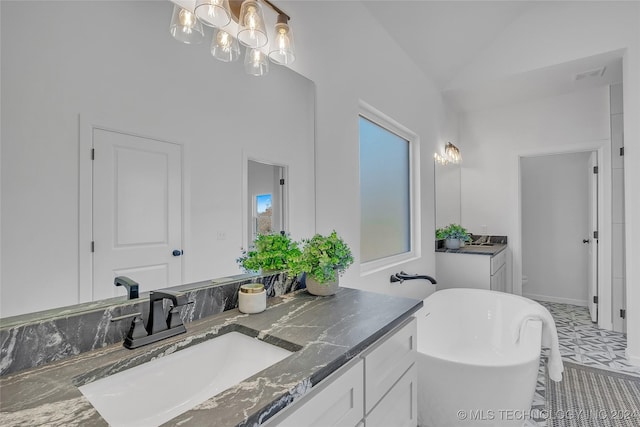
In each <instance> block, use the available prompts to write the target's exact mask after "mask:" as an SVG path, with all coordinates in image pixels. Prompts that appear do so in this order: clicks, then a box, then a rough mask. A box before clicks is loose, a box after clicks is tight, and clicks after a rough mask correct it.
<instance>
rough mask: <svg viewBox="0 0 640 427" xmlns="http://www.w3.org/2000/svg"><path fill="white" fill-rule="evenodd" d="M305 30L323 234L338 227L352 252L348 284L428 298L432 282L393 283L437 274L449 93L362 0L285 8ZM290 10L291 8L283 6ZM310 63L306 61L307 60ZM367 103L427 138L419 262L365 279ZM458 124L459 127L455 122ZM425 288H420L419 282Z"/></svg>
mask: <svg viewBox="0 0 640 427" xmlns="http://www.w3.org/2000/svg"><path fill="white" fill-rule="evenodd" d="M284 4H285V5H286V10H287V11H288V12H290V13H291V15H292V16H295V21H296V25H297V26H298V27H299V28H303V29H304V32H302V31H300V32H298V33H297V34H296V37H298V38H297V40H296V42H297V46H298V47H300V48H303V49H304V50H305V51H307V52H309V53H311V55H310V56H309V57H307V58H301V60H302V62H301V63H297V64H296V66H297V69H298V70H300V71H301V72H303V73H304V74H305V75H307V76H308V77H309V78H311V79H312V80H313V81H314V82H315V84H316V88H317V103H316V120H317V121H316V126H317V127H316V132H317V133H316V137H317V139H316V141H317V144H316V167H317V173H316V207H317V210H316V212H317V230H318V232H321V233H327V232H329V231H331V229H333V228H335V229H336V230H337V231H338V233H339V234H341V235H342V236H343V237H344V238H345V240H346V241H347V243H348V244H349V245H350V246H351V248H352V250H353V252H354V255H355V264H354V266H352V267H351V268H350V269H349V270H348V271H347V273H346V274H345V276H344V277H343V278H342V279H341V284H343V285H345V286H349V287H356V288H361V289H366V290H371V291H375V292H382V293H393V294H396V295H407V296H413V297H417V298H422V297H424V296H425V295H426V294H427V293H429V292H431V291H432V290H433V287H431V286H427V285H426V284H425V282H424V281H411V282H409V281H407V282H404V284H402V285H400V284H397V283H394V284H390V283H389V276H390V275H391V274H392V273H394V272H398V271H400V270H404V271H406V272H409V273H423V274H434V269H435V257H434V251H433V242H434V206H433V197H434V184H433V174H434V171H433V153H434V151H435V150H436V145H438V144H441V145H444V143H445V142H446V141H448V140H454V139H451V137H450V136H451V134H452V133H453V132H454V131H455V128H453V127H446V123H447V112H446V109H445V106H444V105H443V103H442V99H441V95H440V93H439V91H438V90H437V89H436V87H435V86H434V84H433V82H432V81H431V80H430V79H429V78H428V77H426V76H425V75H424V74H423V73H422V72H421V71H420V70H419V69H418V68H417V67H416V65H415V64H414V63H413V62H412V61H411V59H410V58H409V57H408V56H407V55H406V54H405V53H404V51H402V50H401V49H400V47H399V46H398V45H396V44H395V42H393V41H392V39H391V38H390V37H389V35H388V34H387V33H386V32H385V31H383V30H382V29H381V28H380V26H379V24H378V23H377V22H376V21H375V20H374V19H373V18H372V17H371V15H370V14H369V11H368V10H367V9H366V8H365V7H364V6H363V5H362V4H361V3H360V2H339V3H338V2H284ZM283 7H285V6H283ZM305 59H306V62H305ZM360 100H362V101H364V102H366V103H367V104H369V105H371V106H372V107H374V108H376V109H377V110H379V111H381V112H383V113H384V114H386V115H388V116H390V117H391V118H392V119H394V120H395V121H397V122H399V123H400V124H402V125H403V126H405V127H406V128H409V129H410V130H411V131H413V132H414V133H416V134H418V135H419V137H420V158H421V170H420V195H421V200H420V207H421V234H420V235H421V239H420V240H421V241H420V244H421V247H422V256H421V257H420V258H419V259H416V260H414V261H410V262H407V263H404V264H402V265H398V266H393V267H389V268H385V269H383V270H381V271H378V272H376V273H374V274H369V275H366V276H361V275H360V271H359V265H358V264H359V253H360V243H359V242H360V203H359V197H358V194H359V184H358V181H359V170H358V159H359V155H358V102H359V101H360ZM449 124H451V123H449ZM416 282H417V283H416Z"/></svg>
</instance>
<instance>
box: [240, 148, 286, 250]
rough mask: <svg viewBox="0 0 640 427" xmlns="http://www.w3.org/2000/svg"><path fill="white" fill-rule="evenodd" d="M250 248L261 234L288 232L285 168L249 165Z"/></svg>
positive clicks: (250, 162)
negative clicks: (286, 223) (286, 222)
mask: <svg viewBox="0 0 640 427" xmlns="http://www.w3.org/2000/svg"><path fill="white" fill-rule="evenodd" d="M247 170H248V174H249V176H248V197H249V200H248V204H247V206H248V207H249V215H248V218H249V224H248V230H249V233H248V236H249V242H247V243H248V247H249V248H251V245H252V242H253V241H254V240H255V239H256V237H257V235H258V234H272V233H280V232H286V230H285V228H286V226H285V212H286V191H285V185H286V179H285V174H286V169H285V167H284V166H278V165H272V164H267V163H261V162H257V161H254V160H249V161H248V168H247Z"/></svg>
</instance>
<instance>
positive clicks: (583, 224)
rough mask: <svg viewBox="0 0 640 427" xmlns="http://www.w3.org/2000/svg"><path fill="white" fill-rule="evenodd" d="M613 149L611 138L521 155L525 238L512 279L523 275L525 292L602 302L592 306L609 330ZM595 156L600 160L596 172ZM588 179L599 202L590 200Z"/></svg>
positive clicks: (574, 301)
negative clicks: (611, 148) (610, 188)
mask: <svg viewBox="0 0 640 427" xmlns="http://www.w3.org/2000/svg"><path fill="white" fill-rule="evenodd" d="M609 154H610V145H609V141H606V140H603V141H594V142H587V143H583V144H580V145H574V146H566V147H560V146H559V147H558V148H557V149H556V150H546V151H543V150H541V151H539V152H533V151H532V152H530V153H522V154H520V155H519V156H518V169H519V177H520V186H519V195H518V199H519V209H520V214H519V220H520V227H519V228H520V235H519V236H518V237H519V239H518V240H519V242H517V243H516V246H515V248H514V278H517V277H519V276H520V277H522V282H521V283H517V284H518V285H520V286H519V287H520V288H521V293H522V295H524V296H528V297H530V298H533V299H538V300H543V301H550V302H558V303H565V304H574V305H581V306H585V307H590V305H592V304H597V312H596V311H595V310H593V308H596V305H593V306H592V307H590V308H592V310H591V311H592V312H593V319H594V320H597V323H598V326H599V327H601V328H603V329H612V305H611V303H612V286H611V191H610V190H608V189H609V187H610V185H611V164H610V155H609ZM590 159H591V161H593V160H595V159H597V161H598V166H597V169H596V170H595V171H596V172H597V173H596V174H594V166H595V165H593V164H590V163H589V162H590ZM590 184H593V186H592V187H591V188H593V191H594V193H592V194H596V193H595V192H596V191H597V195H595V196H591V198H592V200H597V204H596V203H593V204H592V205H590V195H589V194H590V193H589V188H590ZM590 212H591V217H592V219H593V221H594V223H593V224H590V220H589V213H590ZM594 224H597V226H595V225H594ZM594 227H595V229H593V228H594ZM594 232H596V233H595V234H594ZM518 246H519V248H518ZM518 249H519V250H518ZM590 250H591V251H590ZM589 254H591V257H589ZM589 266H591V268H590V267H589ZM518 267H519V268H518ZM590 277H591V278H592V281H591V283H592V285H591V287H589V286H588V283H589V280H590ZM514 283H516V282H514ZM594 297H595V299H594Z"/></svg>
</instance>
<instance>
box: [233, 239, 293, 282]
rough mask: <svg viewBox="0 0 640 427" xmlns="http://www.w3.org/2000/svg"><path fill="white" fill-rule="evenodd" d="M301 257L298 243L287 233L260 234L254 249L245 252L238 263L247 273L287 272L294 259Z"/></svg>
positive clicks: (254, 243) (237, 260)
mask: <svg viewBox="0 0 640 427" xmlns="http://www.w3.org/2000/svg"><path fill="white" fill-rule="evenodd" d="M299 256H300V249H299V248H298V243H297V242H295V241H293V240H291V237H290V236H289V235H287V234H285V233H274V234H259V235H258V237H257V238H256V239H255V240H254V241H253V249H251V250H249V251H243V252H242V256H240V257H239V258H237V259H236V262H237V263H238V264H239V265H240V266H241V267H242V268H243V269H244V270H245V271H246V272H260V271H263V272H265V271H287V270H289V265H290V263H291V261H292V260H293V259H294V258H298V257H299Z"/></svg>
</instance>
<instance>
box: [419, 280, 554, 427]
mask: <svg viewBox="0 0 640 427" xmlns="http://www.w3.org/2000/svg"><path fill="white" fill-rule="evenodd" d="M532 303H534V302H533V301H531V300H529V299H527V298H523V297H520V296H517V295H512V294H506V293H502V292H494V291H487V290H480V289H446V290H442V291H438V292H435V293H433V294H431V295H430V296H429V297H428V298H426V299H425V300H424V307H423V308H421V309H420V311H418V312H417V313H416V317H417V318H418V424H419V425H420V426H423V427H446V426H478V425H485V426H511V425H513V426H516V425H517V426H521V425H522V424H523V422H524V420H525V418H526V417H528V416H530V412H529V411H530V408H531V401H532V399H533V394H534V391H535V386H536V380H537V375H538V366H539V358H540V351H541V338H542V322H541V321H539V320H533V321H527V322H525V323H524V324H523V325H521V326H522V328H521V329H520V330H518V329H519V326H520V325H518V323H522V322H521V321H520V322H519V320H518V319H520V320H521V319H522V313H523V311H526V310H527V305H529V306H530V305H531V304H532ZM534 304H536V303H534ZM514 333H515V334H516V335H515V336H514ZM514 338H515V339H514Z"/></svg>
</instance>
